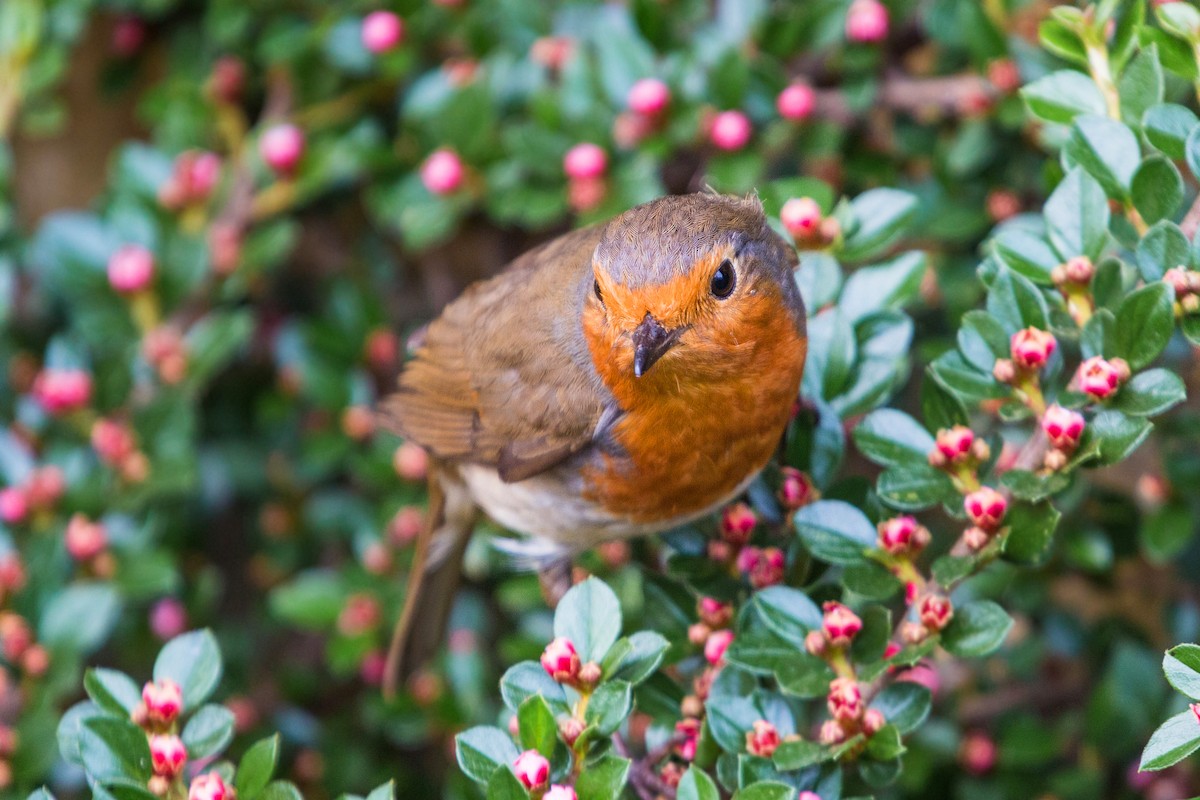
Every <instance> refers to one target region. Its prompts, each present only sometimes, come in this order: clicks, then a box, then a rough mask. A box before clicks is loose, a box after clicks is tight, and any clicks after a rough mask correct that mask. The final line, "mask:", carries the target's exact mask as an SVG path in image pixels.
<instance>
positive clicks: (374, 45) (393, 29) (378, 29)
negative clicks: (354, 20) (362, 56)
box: [362, 11, 404, 55]
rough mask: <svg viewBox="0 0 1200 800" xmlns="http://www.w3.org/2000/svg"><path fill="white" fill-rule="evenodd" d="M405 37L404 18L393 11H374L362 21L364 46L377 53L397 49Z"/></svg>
mask: <svg viewBox="0 0 1200 800" xmlns="http://www.w3.org/2000/svg"><path fill="white" fill-rule="evenodd" d="M403 39H404V20H402V19H400V17H398V16H397V15H395V14H393V13H392V12H391V11H372V12H371V13H370V14H367V16H366V18H364V19H363V23H362V43H363V47H365V48H367V50H369V51H371V52H372V53H375V54H376V55H378V54H380V53H386V52H388V51H389V50H393V49H395V48H396V47H397V46H399V44H400V42H401V41H402V40H403Z"/></svg>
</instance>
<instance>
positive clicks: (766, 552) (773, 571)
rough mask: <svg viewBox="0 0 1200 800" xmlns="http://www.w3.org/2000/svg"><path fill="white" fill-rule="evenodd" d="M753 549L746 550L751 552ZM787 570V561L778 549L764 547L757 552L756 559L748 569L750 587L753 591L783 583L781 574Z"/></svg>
mask: <svg viewBox="0 0 1200 800" xmlns="http://www.w3.org/2000/svg"><path fill="white" fill-rule="evenodd" d="M751 549H754V548H747V550H751ZM786 568H787V559H786V557H785V556H784V554H783V551H782V550H780V549H779V548H778V547H764V548H763V549H762V550H759V551H758V558H756V559H755V560H754V563H753V564H752V565H751V567H750V570H749V571H750V585H751V586H753V587H754V588H755V589H765V588H766V587H768V586H774V585H775V584H777V583H782V582H783V573H784V570H785V569H786Z"/></svg>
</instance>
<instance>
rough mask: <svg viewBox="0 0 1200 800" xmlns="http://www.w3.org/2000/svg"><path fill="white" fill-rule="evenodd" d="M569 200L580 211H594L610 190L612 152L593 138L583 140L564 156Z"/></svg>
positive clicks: (564, 170) (572, 206)
mask: <svg viewBox="0 0 1200 800" xmlns="http://www.w3.org/2000/svg"><path fill="white" fill-rule="evenodd" d="M563 172H564V173H565V174H566V176H567V200H568V202H569V203H570V205H571V208H573V209H575V211H576V212H579V213H583V212H586V211H591V210H592V209H594V208H596V207H597V206H598V205H600V203H602V202H603V201H604V197H605V196H606V195H607V194H608V181H607V180H606V179H605V175H606V174H607V172H608V153H607V152H605V150H604V148H603V147H601V146H600V145H598V144H594V143H592V142H581V143H580V144H577V145H575V146H574V147H572V148H571V149H570V150H568V151H567V154H566V155H565V156H563Z"/></svg>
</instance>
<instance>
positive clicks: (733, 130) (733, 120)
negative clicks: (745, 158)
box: [708, 111, 754, 152]
mask: <svg viewBox="0 0 1200 800" xmlns="http://www.w3.org/2000/svg"><path fill="white" fill-rule="evenodd" d="M753 133H754V128H753V126H752V125H751V124H750V118H749V117H747V116H746V115H745V114H743V113H742V112H741V111H721V112H718V113H716V114H713V115H712V116H711V117H710V118H709V119H708V140H709V141H710V142H712V143H713V146H714V147H716V148H717V149H718V150H724V151H726V152H735V151H737V150H741V149H742V148H743V147H745V146H746V145H747V144H749V143H750V137H751V136H752V135H753Z"/></svg>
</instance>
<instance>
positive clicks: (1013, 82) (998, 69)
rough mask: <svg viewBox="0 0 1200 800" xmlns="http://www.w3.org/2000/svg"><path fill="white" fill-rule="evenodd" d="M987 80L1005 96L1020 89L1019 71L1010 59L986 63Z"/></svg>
mask: <svg viewBox="0 0 1200 800" xmlns="http://www.w3.org/2000/svg"><path fill="white" fill-rule="evenodd" d="M987 78H988V80H989V81H991V84H992V85H993V86H995V87H996V88H997V89H999V90H1000V91H1001V92H1004V93H1005V94H1009V93H1011V92H1015V91H1016V90H1017V89H1020V88H1021V70H1020V68H1019V67H1017V62H1015V61H1013V60H1012V59H1011V58H997V59H993V60H992V61H990V62H988V66H987Z"/></svg>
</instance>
